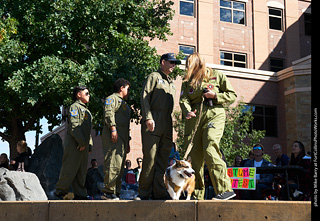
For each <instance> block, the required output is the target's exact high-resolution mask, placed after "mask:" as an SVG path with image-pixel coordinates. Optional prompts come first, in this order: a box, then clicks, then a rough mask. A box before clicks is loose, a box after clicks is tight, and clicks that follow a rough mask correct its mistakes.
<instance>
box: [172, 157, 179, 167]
mask: <svg viewBox="0 0 320 221" xmlns="http://www.w3.org/2000/svg"><path fill="white" fill-rule="evenodd" d="M173 159H174V160H175V161H176V164H177V165H179V164H180V160H178V159H177V158H175V157H173Z"/></svg>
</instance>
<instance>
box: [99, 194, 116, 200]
mask: <svg viewBox="0 0 320 221" xmlns="http://www.w3.org/2000/svg"><path fill="white" fill-rule="evenodd" d="M101 199H103V200H119V197H117V195H116V194H114V193H104V194H103V195H102V196H101Z"/></svg>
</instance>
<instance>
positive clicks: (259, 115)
mask: <svg viewBox="0 0 320 221" xmlns="http://www.w3.org/2000/svg"><path fill="white" fill-rule="evenodd" d="M256 107H259V108H262V113H256V114H255V109H256ZM249 108H252V116H253V120H252V121H251V123H250V130H251V131H252V130H253V129H255V130H264V131H265V132H266V133H265V136H266V137H278V136H279V135H278V110H277V106H268V105H255V104H246V105H245V109H244V110H243V112H246V111H247V110H249ZM266 108H269V109H271V108H272V109H273V111H274V115H271V114H266ZM258 118H262V124H263V125H262V129H260V128H258V127H254V126H255V125H254V123H255V119H256V120H257V119H258ZM270 118H273V123H274V128H273V131H272V132H271V133H270V132H269V131H268V130H267V122H269V123H270Z"/></svg>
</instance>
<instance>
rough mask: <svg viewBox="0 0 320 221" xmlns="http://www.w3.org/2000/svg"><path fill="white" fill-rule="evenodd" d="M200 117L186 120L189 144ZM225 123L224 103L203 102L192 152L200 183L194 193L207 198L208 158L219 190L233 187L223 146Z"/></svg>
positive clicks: (209, 166) (224, 190) (217, 191)
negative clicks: (205, 178) (205, 177)
mask: <svg viewBox="0 0 320 221" xmlns="http://www.w3.org/2000/svg"><path fill="white" fill-rule="evenodd" d="M197 120H198V117H197V118H191V119H189V120H186V128H185V132H186V134H185V146H187V145H188V144H189V142H190V139H191V135H192V133H193V132H194V130H195V128H194V127H195V126H194V125H195V124H196V121H197ZM224 126H225V112H224V108H223V107H222V106H221V107H215V108H213V107H210V108H209V107H207V106H205V105H204V106H203V111H202V116H201V120H200V123H199V127H198V128H197V131H196V134H195V136H194V140H193V147H192V150H191V152H190V154H189V156H190V157H191V160H192V168H193V169H194V171H195V176H196V186H195V191H194V197H195V198H196V199H199V200H202V199H204V194H205V185H204V163H205V162H206V164H207V166H208V170H209V174H210V178H211V181H212V185H213V188H214V191H215V194H220V193H224V192H226V191H232V187H231V181H230V178H229V176H228V174H227V167H226V163H225V162H224V161H223V159H222V155H221V152H220V150H219V143H220V139H221V137H222V135H223V131H224Z"/></svg>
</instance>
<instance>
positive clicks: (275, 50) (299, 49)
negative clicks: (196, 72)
mask: <svg viewBox="0 0 320 221" xmlns="http://www.w3.org/2000/svg"><path fill="white" fill-rule="evenodd" d="M173 1H174V3H175V4H174V5H173V9H174V10H175V16H174V19H173V20H172V21H171V22H170V24H171V32H172V33H173V35H171V36H168V41H166V42H162V41H158V40H153V41H151V42H150V46H153V47H156V48H157V51H158V54H163V53H167V52H174V53H178V52H179V51H180V50H181V51H183V52H184V53H185V54H190V53H192V52H195V51H198V52H200V53H201V54H202V55H203V56H204V57H205V59H206V62H207V65H208V66H209V67H212V68H215V69H218V70H220V71H222V72H224V73H225V74H226V75H227V76H228V78H229V80H230V82H231V83H232V85H233V87H234V89H235V90H236V92H237V95H238V99H240V98H242V99H243V101H244V102H245V103H247V104H248V105H250V106H253V107H254V117H255V119H254V121H253V124H252V127H253V128H256V129H262V130H266V133H267V134H266V137H265V139H264V140H263V141H262V144H263V145H264V146H265V149H266V150H265V151H266V152H267V153H268V154H270V155H271V156H272V145H273V144H275V143H280V144H281V145H282V146H283V150H284V152H285V153H287V154H288V155H290V153H291V145H292V142H293V141H294V140H300V141H302V142H303V143H304V144H305V146H306V149H307V150H310V149H311V110H310V108H311V0H290V1H286V0H259V1H254V0H237V1H232V0H173ZM182 68H183V66H182ZM175 84H176V88H177V93H176V108H179V107H178V100H179V94H180V87H181V79H177V80H176V82H175ZM53 133H59V134H60V136H62V137H64V133H65V130H64V125H61V126H60V127H59V128H57V129H56V131H53ZM92 135H93V136H94V148H95V149H94V151H93V152H92V154H91V156H89V160H90V159H91V158H96V159H97V160H98V162H99V164H102V162H103V154H102V147H101V138H100V137H99V136H95V133H94V132H93V133H92ZM45 137H46V136H44V137H43V138H42V139H44V138H45ZM131 137H132V138H133V139H132V140H131V142H130V145H131V152H130V153H129V154H128V156H127V158H128V159H130V160H131V161H132V164H133V167H135V166H136V162H135V159H136V158H137V157H138V156H142V152H141V137H140V125H136V124H135V123H132V125H131Z"/></svg>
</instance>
